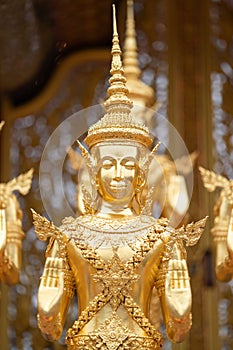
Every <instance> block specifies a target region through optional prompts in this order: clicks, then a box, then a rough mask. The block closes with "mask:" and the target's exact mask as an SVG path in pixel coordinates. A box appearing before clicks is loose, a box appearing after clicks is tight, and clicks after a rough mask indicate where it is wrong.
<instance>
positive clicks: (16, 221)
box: [0, 194, 24, 285]
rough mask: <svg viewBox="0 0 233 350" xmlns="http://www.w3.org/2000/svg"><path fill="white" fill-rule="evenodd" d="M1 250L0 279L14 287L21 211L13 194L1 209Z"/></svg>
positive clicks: (16, 272)
mask: <svg viewBox="0 0 233 350" xmlns="http://www.w3.org/2000/svg"><path fill="white" fill-rule="evenodd" d="M1 226H2V227H1V228H2V229H1V233H0V234H1V248H0V278H1V280H2V281H3V282H4V283H6V284H8V285H14V284H16V283H18V281H19V275H20V269H21V259H22V257H21V256H22V240H23V238H24V232H23V230H22V211H21V209H20V207H19V203H18V201H17V199H16V197H15V195H14V194H10V195H9V196H8V198H7V206H6V207H5V208H2V209H1Z"/></svg>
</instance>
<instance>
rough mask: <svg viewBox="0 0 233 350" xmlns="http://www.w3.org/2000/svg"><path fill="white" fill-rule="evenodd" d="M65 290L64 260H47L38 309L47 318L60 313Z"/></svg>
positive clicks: (39, 293) (39, 292) (40, 288)
mask: <svg viewBox="0 0 233 350" xmlns="http://www.w3.org/2000/svg"><path fill="white" fill-rule="evenodd" d="M63 288H64V272H63V260H62V259H61V258H47V259H46V263H45V268H44V272H43V275H42V277H41V282H40V286H39V291H38V308H39V311H40V314H41V315H43V316H44V317H46V318H49V317H50V316H53V317H54V315H57V314H58V313H59V308H60V303H61V299H62V295H63Z"/></svg>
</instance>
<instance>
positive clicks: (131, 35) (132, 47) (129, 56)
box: [124, 0, 141, 79]
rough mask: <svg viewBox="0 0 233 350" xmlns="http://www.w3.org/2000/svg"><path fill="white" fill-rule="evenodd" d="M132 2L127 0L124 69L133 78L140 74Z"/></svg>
mask: <svg viewBox="0 0 233 350" xmlns="http://www.w3.org/2000/svg"><path fill="white" fill-rule="evenodd" d="M133 4H134V3H133V0H128V1H127V20H126V36H125V51H124V69H125V73H126V75H127V76H133V77H134V78H135V79H137V78H139V76H140V75H141V70H140V68H139V65H138V48H137V41H136V30H135V20H134V7H133Z"/></svg>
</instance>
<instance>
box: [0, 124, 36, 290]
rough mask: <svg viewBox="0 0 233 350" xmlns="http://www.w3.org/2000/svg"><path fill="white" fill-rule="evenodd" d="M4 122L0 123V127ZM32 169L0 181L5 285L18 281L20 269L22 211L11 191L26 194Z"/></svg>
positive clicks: (0, 262) (0, 272)
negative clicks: (10, 178) (6, 180)
mask: <svg viewBox="0 0 233 350" xmlns="http://www.w3.org/2000/svg"><path fill="white" fill-rule="evenodd" d="M3 125H4V122H1V123H0V129H1V128H2V126H3ZM32 175H33V169H31V170H29V171H28V172H27V173H25V174H21V175H19V176H18V177H17V178H14V179H13V180H11V181H9V182H8V183H0V279H1V281H2V282H4V283H6V284H7V285H14V284H16V283H18V281H19V275H20V269H21V248H22V240H23V238H24V232H23V230H22V211H21V209H20V206H19V202H18V200H17V198H16V196H15V195H14V193H13V191H19V192H20V193H21V194H22V195H26V194H27V193H28V192H29V190H30V188H31V181H32Z"/></svg>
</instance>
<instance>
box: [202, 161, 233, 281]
mask: <svg viewBox="0 0 233 350" xmlns="http://www.w3.org/2000/svg"><path fill="white" fill-rule="evenodd" d="M199 169H200V172H201V175H202V180H203V183H204V186H205V188H206V189H207V190H208V191H209V192H213V191H214V190H215V189H216V188H220V189H221V191H220V194H219V196H218V199H217V202H216V205H215V207H214V216H215V219H214V226H213V228H212V229H211V233H212V235H213V237H214V242H215V247H216V263H215V271H216V276H217V279H218V280H219V281H222V282H228V281H230V280H231V279H232V278H233V211H232V208H233V180H228V179H227V178H226V177H224V176H222V175H219V174H216V173H215V172H213V171H209V170H207V169H204V168H202V167H200V168H199Z"/></svg>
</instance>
